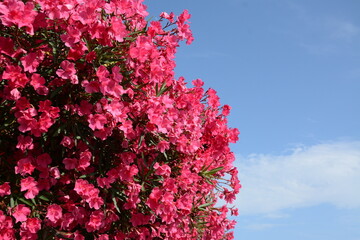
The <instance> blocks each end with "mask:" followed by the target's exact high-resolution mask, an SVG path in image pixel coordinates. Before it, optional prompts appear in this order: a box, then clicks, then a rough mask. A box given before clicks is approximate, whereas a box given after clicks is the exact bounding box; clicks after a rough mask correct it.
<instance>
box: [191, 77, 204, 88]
mask: <svg viewBox="0 0 360 240" xmlns="http://www.w3.org/2000/svg"><path fill="white" fill-rule="evenodd" d="M192 84H193V85H194V86H195V87H202V86H204V82H203V81H202V80H201V79H195V80H193V81H192Z"/></svg>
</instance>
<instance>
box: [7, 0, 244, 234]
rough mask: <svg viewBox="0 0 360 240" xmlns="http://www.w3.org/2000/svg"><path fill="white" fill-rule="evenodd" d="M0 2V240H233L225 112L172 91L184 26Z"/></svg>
mask: <svg viewBox="0 0 360 240" xmlns="http://www.w3.org/2000/svg"><path fill="white" fill-rule="evenodd" d="M147 15H148V13H147V11H146V6H145V5H144V4H143V3H142V1H141V0H87V1H84V0H28V1H21V0H2V1H1V2H0V76H1V80H0V240H1V239H75V240H83V239H101V240H106V239H116V240H121V239H136V240H138V239H139V240H141V239H144V240H145V239H183V240H188V239H209V240H212V239H214V240H215V239H233V234H232V232H231V231H229V230H231V229H232V228H234V225H235V221H233V220H229V219H228V214H230V213H231V214H237V210H236V209H234V208H231V207H229V206H228V205H227V204H226V205H224V206H222V207H221V206H220V204H219V203H217V202H218V200H219V199H224V201H223V204H225V203H230V204H231V203H232V202H233V201H234V199H235V195H236V194H237V193H238V192H239V189H240V187H241V186H240V183H239V180H238V178H237V174H238V172H237V170H236V168H235V167H234V166H233V161H234V154H233V153H232V152H231V151H230V148H229V144H230V143H235V142H236V141H237V140H238V134H239V132H238V130H237V129H232V128H229V127H228V126H227V118H226V117H227V115H228V114H229V111H230V107H229V106H227V105H225V106H223V107H221V105H220V103H219V97H218V96H217V95H216V91H215V90H213V89H209V90H207V91H205V90H204V89H203V82H202V81H201V80H200V79H196V80H194V81H193V87H189V86H188V85H187V84H186V82H185V80H184V78H182V77H181V78H179V79H175V76H174V67H175V61H174V56H175V53H176V49H177V47H178V46H179V42H180V41H186V43H187V44H190V43H191V42H192V41H193V36H192V33H191V30H190V28H189V21H188V20H189V18H190V14H189V13H188V12H187V11H186V10H185V11H184V12H183V13H182V14H181V15H179V16H175V15H174V13H165V12H163V13H161V14H160V16H159V18H158V19H157V20H156V21H155V20H154V21H151V22H148V21H146V20H145V17H146V16H147Z"/></svg>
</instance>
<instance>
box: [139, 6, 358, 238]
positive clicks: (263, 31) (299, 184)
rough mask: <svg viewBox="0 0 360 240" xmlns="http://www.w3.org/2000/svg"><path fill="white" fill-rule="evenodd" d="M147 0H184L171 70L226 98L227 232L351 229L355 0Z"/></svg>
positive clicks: (153, 11)
mask: <svg viewBox="0 0 360 240" xmlns="http://www.w3.org/2000/svg"><path fill="white" fill-rule="evenodd" d="M145 4H146V5H148V7H149V8H148V10H149V12H150V15H151V16H157V15H158V14H159V13H160V12H162V11H166V12H175V13H176V14H179V13H181V12H182V10H183V9H188V10H189V12H190V14H192V18H191V20H190V21H191V27H192V31H193V33H194V37H195V41H194V42H193V44H192V45H190V46H185V45H184V46H181V47H180V48H179V50H178V53H177V59H176V61H177V68H176V74H177V76H184V77H185V78H186V79H187V81H188V82H191V80H193V79H196V78H201V79H202V80H203V81H204V82H205V87H207V88H208V87H211V88H214V89H215V90H216V91H217V92H218V94H219V96H220V99H221V103H222V104H229V105H230V106H232V108H233V109H232V113H231V116H230V119H229V125H230V126H231V127H237V128H238V129H239V130H240V132H241V134H240V141H239V142H238V143H237V144H234V145H232V150H233V151H234V153H235V154H236V156H237V160H236V165H237V166H238V167H239V169H240V176H239V177H240V180H241V182H242V185H243V189H242V191H241V193H240V194H239V195H238V200H237V201H236V205H237V206H238V207H239V209H240V216H238V217H237V218H236V220H237V221H238V224H237V226H236V230H235V239H242V240H258V239H259V240H263V239H267V240H272V239H276V240H289V239H291V240H338V239H342V240H360V111H359V110H360V94H359V93H360V14H359V10H360V1H357V0H347V1H341V0H337V1H335V0H301V1H300V0H252V1H242V0H223V1H213V0H210V1H209V0H206V1H205V0H196V1H194V0H192V1H190V0H182V1H180V0H177V1H175V0H172V1H169V0H146V1H145Z"/></svg>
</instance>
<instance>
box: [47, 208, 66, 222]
mask: <svg viewBox="0 0 360 240" xmlns="http://www.w3.org/2000/svg"><path fill="white" fill-rule="evenodd" d="M62 215H63V214H62V208H61V207H60V206H59V205H57V204H51V205H49V206H48V208H47V213H46V217H47V218H48V219H49V220H50V221H51V222H53V223H56V222H57V221H58V220H59V219H61V218H62Z"/></svg>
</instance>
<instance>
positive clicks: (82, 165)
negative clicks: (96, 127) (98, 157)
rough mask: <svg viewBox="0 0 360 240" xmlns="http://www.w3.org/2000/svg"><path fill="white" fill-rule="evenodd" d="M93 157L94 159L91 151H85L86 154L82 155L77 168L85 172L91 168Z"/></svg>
mask: <svg viewBox="0 0 360 240" xmlns="http://www.w3.org/2000/svg"><path fill="white" fill-rule="evenodd" d="M91 157H92V154H91V152H90V151H85V152H82V153H80V158H79V164H78V166H77V169H79V170H85V169H86V168H87V167H89V166H90V160H91Z"/></svg>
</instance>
